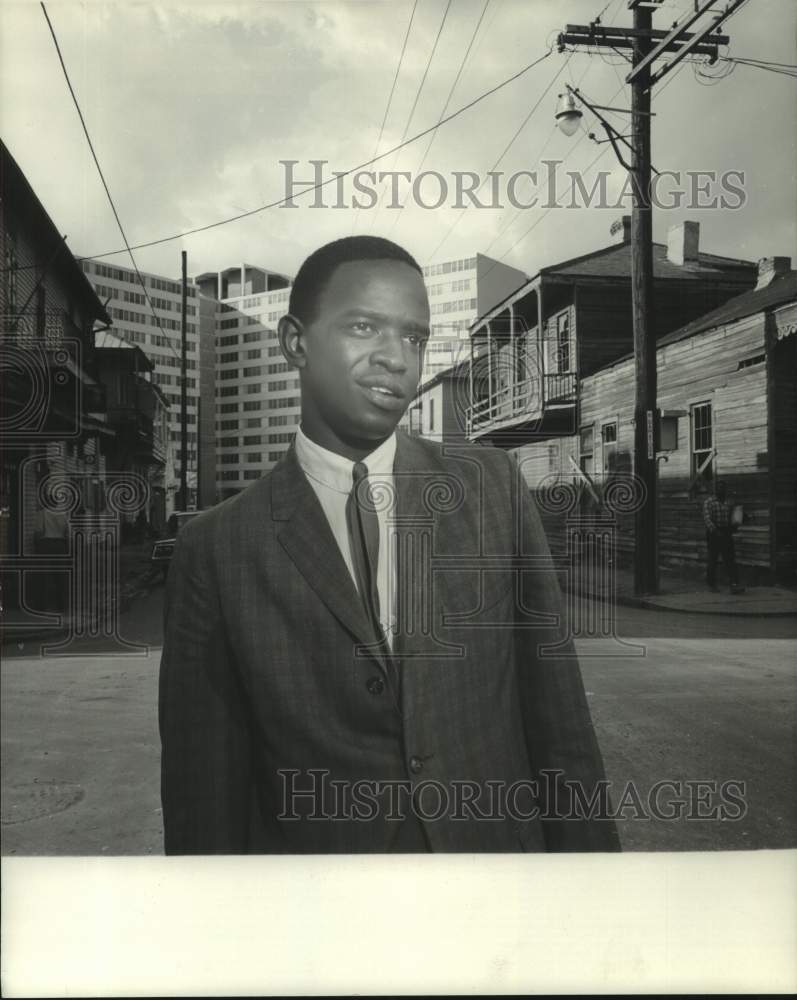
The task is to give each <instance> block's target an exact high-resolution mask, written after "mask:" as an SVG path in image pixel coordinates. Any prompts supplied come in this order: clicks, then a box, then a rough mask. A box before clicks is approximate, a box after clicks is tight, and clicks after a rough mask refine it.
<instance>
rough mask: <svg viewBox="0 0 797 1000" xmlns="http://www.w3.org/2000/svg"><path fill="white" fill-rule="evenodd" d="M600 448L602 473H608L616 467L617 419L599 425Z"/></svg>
mask: <svg viewBox="0 0 797 1000" xmlns="http://www.w3.org/2000/svg"><path fill="white" fill-rule="evenodd" d="M601 450H602V452H603V454H602V460H603V473H604V475H609V474H610V473H612V472H614V471H615V470H616V468H617V421H616V420H612V421H611V422H610V423H607V424H603V425H602V426H601Z"/></svg>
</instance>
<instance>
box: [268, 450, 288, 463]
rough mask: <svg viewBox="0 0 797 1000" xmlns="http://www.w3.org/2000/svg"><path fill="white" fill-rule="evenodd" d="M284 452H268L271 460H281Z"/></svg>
mask: <svg viewBox="0 0 797 1000" xmlns="http://www.w3.org/2000/svg"><path fill="white" fill-rule="evenodd" d="M284 454H285V452H284V451H270V452H269V453H268V460H269V462H279V460H280V459H281V458H282V456H283V455H284Z"/></svg>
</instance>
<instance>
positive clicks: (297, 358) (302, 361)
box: [277, 313, 307, 368]
mask: <svg viewBox="0 0 797 1000" xmlns="http://www.w3.org/2000/svg"><path fill="white" fill-rule="evenodd" d="M277 337H278V338H279V342H280V347H281V349H282V353H283V355H284V357H285V360H286V361H287V362H288V364H289V365H290V366H291V368H304V367H305V366H306V365H307V355H306V353H305V331H304V324H303V323H302V321H301V320H300V319H297V318H296V317H295V316H292V315H291V314H290V313H287V314H286V315H285V316H283V317H282V319H281V320H280V321H279V325H278V326H277Z"/></svg>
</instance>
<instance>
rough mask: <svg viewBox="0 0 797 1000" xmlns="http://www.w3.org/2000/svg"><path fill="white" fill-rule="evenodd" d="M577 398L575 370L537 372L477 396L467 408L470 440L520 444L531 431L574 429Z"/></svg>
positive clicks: (551, 432) (554, 432)
mask: <svg viewBox="0 0 797 1000" xmlns="http://www.w3.org/2000/svg"><path fill="white" fill-rule="evenodd" d="M504 379H505V380H507V379H506V376H504ZM507 381H508V380H507ZM576 402H577V380H576V374H575V372H556V373H551V374H542V375H540V374H539V373H537V374H533V375H530V376H527V377H526V378H524V379H522V380H519V381H510V384H508V385H503V386H501V387H499V388H498V389H497V390H495V391H494V392H493V393H492V394H491V395H488V396H484V397H482V398H480V399H476V400H475V401H474V402H473V403H472V404H471V405H470V406H469V407H468V409H467V411H466V434H467V437H468V439H469V440H470V441H484V440H490V441H492V442H493V443H494V444H512V445H516V444H523V443H524V442H525V441H527V440H529V439H530V436H531V435H534V436H539V435H540V434H552V435H555V434H557V433H572V431H571V430H570V427H571V425H572V423H573V420H574V418H575V409H576Z"/></svg>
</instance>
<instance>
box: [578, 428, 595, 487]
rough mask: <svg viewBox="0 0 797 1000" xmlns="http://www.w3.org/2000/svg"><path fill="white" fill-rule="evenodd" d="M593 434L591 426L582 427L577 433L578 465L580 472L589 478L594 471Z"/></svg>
mask: <svg viewBox="0 0 797 1000" xmlns="http://www.w3.org/2000/svg"><path fill="white" fill-rule="evenodd" d="M594 449H595V432H594V429H593V427H592V424H589V426H587V427H582V428H581V430H580V431H579V444H578V464H579V466H580V467H581V470H582V472H586V473H587V475H588V476H591V475H592V473H593V472H594V470H595V464H594V459H595V451H594Z"/></svg>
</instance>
